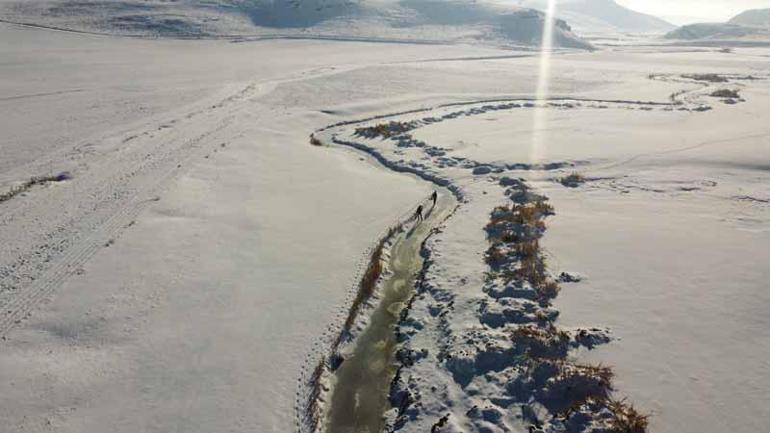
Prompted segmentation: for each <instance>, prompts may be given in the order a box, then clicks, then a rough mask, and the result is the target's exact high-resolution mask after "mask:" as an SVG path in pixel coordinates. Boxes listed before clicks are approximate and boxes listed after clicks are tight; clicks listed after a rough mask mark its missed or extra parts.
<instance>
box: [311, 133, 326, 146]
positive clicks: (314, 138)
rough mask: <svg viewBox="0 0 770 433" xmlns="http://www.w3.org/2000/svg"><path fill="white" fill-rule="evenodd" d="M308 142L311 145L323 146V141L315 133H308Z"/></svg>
mask: <svg viewBox="0 0 770 433" xmlns="http://www.w3.org/2000/svg"><path fill="white" fill-rule="evenodd" d="M310 144H311V145H313V146H323V143H322V142H321V140H319V139H317V138H316V136H315V134H310Z"/></svg>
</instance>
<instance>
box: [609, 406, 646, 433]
mask: <svg viewBox="0 0 770 433" xmlns="http://www.w3.org/2000/svg"><path fill="white" fill-rule="evenodd" d="M607 408H608V409H609V410H610V412H611V413H612V418H610V420H609V422H608V425H607V427H608V430H609V432H610V433H646V432H647V428H648V427H649V424H650V416H649V415H646V414H642V413H640V412H639V411H637V410H636V409H635V408H634V407H633V406H631V405H630V404H629V403H628V402H626V400H612V401H609V402H608V403H607Z"/></svg>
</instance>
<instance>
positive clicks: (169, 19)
mask: <svg viewBox="0 0 770 433" xmlns="http://www.w3.org/2000/svg"><path fill="white" fill-rule="evenodd" d="M0 18H2V19H4V20H7V21H12V22H21V23H30V24H35V25H42V26H49V27H56V28H64V29H70V30H76V31H88V32H99V33H109V34H120V35H130V36H155V37H157V36H170V37H188V38H189V37H233V36H263V37H264V36H304V37H312V36H321V37H338V38H358V39H389V40H390V39H396V40H412V41H415V40H417V41H429V42H458V41H462V42H479V41H484V42H491V43H501V44H510V43H513V44H519V45H537V44H539V42H540V39H541V33H542V28H543V22H544V17H543V14H542V13H541V12H537V11H534V10H530V9H526V8H521V7H519V6H515V5H512V4H504V3H495V2H493V1H481V2H477V1H471V0H400V1H399V0H277V1H271V0H216V1H206V0H179V1H176V2H166V1H161V0H149V1H138V0H125V1H107V0H94V1H73V0H38V1H25V2H22V1H18V0H0ZM555 31H556V35H555V38H554V39H555V43H556V44H557V46H560V47H569V48H584V49H587V48H590V45H589V44H588V43H586V42H585V41H583V40H581V39H580V38H579V37H577V36H575V35H574V34H573V33H572V30H571V28H570V27H569V26H568V25H567V23H566V22H564V21H561V20H559V21H557V24H556V30H555Z"/></svg>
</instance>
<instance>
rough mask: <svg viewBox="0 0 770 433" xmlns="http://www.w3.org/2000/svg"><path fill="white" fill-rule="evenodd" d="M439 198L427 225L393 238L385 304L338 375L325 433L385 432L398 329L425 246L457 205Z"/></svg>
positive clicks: (447, 196) (448, 197) (449, 197)
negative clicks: (421, 251)
mask: <svg viewBox="0 0 770 433" xmlns="http://www.w3.org/2000/svg"><path fill="white" fill-rule="evenodd" d="M438 193H439V198H438V201H437V203H436V206H435V207H433V206H432V203H430V202H428V204H427V205H426V212H425V220H424V221H422V222H417V223H415V222H411V223H408V224H406V226H405V227H404V230H403V231H401V232H399V233H397V234H395V235H394V236H395V241H394V242H393V244H392V246H391V248H390V256H389V257H388V259H387V269H388V270H389V271H390V272H389V274H386V277H385V279H384V281H382V285H381V288H380V291H379V296H380V303H379V304H378V305H377V306H376V307H375V308H374V310H373V311H371V312H370V314H371V317H370V321H369V324H368V325H367V327H366V328H365V329H364V330H363V332H362V333H361V334H360V335H359V336H358V338H357V340H356V341H355V342H354V344H353V345H352V346H351V347H350V348H348V350H347V352H346V354H345V361H344V362H343V363H342V365H341V366H340V367H339V368H338V369H337V371H336V372H335V374H334V376H335V381H336V383H335V385H334V387H333V389H332V395H331V400H330V406H329V411H328V414H327V417H326V429H325V431H326V432H329V433H380V432H382V431H383V429H384V427H385V422H384V420H383V414H384V413H385V412H386V411H387V410H388V409H389V407H390V405H389V403H388V394H389V391H390V383H391V381H392V380H393V378H394V377H395V374H396V359H395V353H396V348H397V343H398V342H397V341H396V335H395V326H396V325H397V323H398V320H399V316H400V313H401V310H402V309H403V308H404V306H405V305H406V303H407V302H408V301H409V299H410V297H411V296H412V294H413V292H414V286H415V281H416V278H417V276H418V274H419V272H420V270H421V269H422V266H423V261H424V260H423V258H422V256H421V255H420V249H421V246H422V243H423V242H424V241H425V239H426V238H427V237H428V236H429V235H430V233H431V230H433V228H435V227H437V226H438V225H440V224H441V223H442V222H443V221H444V220H446V218H447V217H448V216H449V215H450V214H451V213H452V212H453V211H454V209H455V207H456V205H457V199H456V198H455V197H454V195H453V194H452V193H451V192H449V191H448V190H446V189H443V188H442V189H439V190H438Z"/></svg>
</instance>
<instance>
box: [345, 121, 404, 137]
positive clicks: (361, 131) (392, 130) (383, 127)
mask: <svg viewBox="0 0 770 433" xmlns="http://www.w3.org/2000/svg"><path fill="white" fill-rule="evenodd" d="M415 127H416V124H415V123H414V122H392V121H391V122H388V123H379V124H377V125H374V126H365V127H360V128H356V130H355V135H357V136H359V137H367V138H376V137H382V138H390V137H393V136H396V135H400V134H403V133H405V132H408V131H411V130H412V129H414V128H415Z"/></svg>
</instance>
